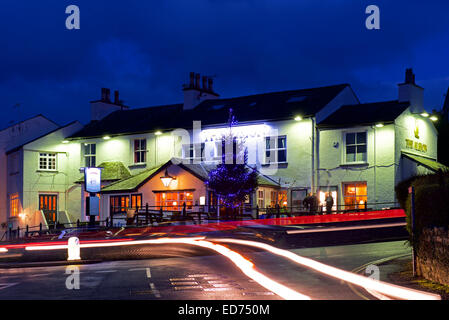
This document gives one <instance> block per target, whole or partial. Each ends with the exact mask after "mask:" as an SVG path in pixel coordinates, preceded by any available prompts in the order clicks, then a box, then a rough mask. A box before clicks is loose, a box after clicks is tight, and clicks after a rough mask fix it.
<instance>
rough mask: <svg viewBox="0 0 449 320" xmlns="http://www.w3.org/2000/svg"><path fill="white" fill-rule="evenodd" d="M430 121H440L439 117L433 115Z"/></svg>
mask: <svg viewBox="0 0 449 320" xmlns="http://www.w3.org/2000/svg"><path fill="white" fill-rule="evenodd" d="M429 119H430V120H432V121H433V122H435V121H438V117H437V116H436V115H431V116H430V117H429Z"/></svg>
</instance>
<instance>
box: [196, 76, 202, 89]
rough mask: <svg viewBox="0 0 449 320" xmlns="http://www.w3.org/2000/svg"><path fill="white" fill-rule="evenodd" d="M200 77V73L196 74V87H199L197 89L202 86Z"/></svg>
mask: <svg viewBox="0 0 449 320" xmlns="http://www.w3.org/2000/svg"><path fill="white" fill-rule="evenodd" d="M200 77H201V75H200V74H199V73H197V74H196V75H195V88H197V89H199V88H200Z"/></svg>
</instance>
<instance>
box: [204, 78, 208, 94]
mask: <svg viewBox="0 0 449 320" xmlns="http://www.w3.org/2000/svg"><path fill="white" fill-rule="evenodd" d="M203 90H204V91H208V90H207V77H206V76H203Z"/></svg>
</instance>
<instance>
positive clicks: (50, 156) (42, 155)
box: [38, 152, 58, 172]
mask: <svg viewBox="0 0 449 320" xmlns="http://www.w3.org/2000/svg"><path fill="white" fill-rule="evenodd" d="M42 159H45V168H43V167H42V166H41V165H42V163H41V160H42ZM51 160H54V168H50V162H51ZM38 170H39V171H51V172H55V171H57V170H58V154H57V153H56V152H39V154H38Z"/></svg>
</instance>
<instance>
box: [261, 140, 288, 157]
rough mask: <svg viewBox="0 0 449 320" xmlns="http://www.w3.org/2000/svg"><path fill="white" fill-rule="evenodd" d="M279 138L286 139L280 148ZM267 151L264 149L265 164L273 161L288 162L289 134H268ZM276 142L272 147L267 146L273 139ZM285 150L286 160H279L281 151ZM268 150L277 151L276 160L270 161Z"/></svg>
mask: <svg viewBox="0 0 449 320" xmlns="http://www.w3.org/2000/svg"><path fill="white" fill-rule="evenodd" d="M279 139H285V146H284V147H282V148H280V147H279ZM264 140H265V151H264V164H271V163H275V164H276V163H281V164H282V163H288V158H287V157H288V155H287V135H280V136H267V137H265V139H264ZM273 140H274V142H275V146H274V147H272V146H271V145H270V148H269V149H268V148H267V143H269V142H271V141H273ZM282 151H284V152H285V161H279V153H280V152H282ZM267 152H270V153H271V152H274V153H275V161H273V162H270V161H269V158H270V157H267Z"/></svg>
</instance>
